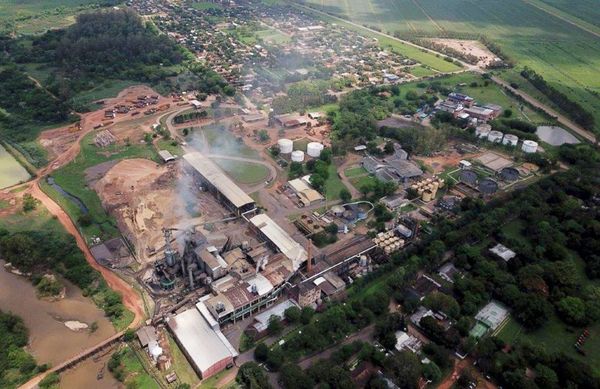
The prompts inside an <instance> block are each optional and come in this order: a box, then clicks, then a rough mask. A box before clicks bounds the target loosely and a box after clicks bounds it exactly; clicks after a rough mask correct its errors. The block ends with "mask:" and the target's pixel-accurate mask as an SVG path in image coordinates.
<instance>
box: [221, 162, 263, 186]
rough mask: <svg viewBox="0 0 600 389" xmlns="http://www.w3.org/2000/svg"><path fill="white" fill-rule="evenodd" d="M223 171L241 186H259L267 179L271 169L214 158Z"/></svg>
mask: <svg viewBox="0 0 600 389" xmlns="http://www.w3.org/2000/svg"><path fill="white" fill-rule="evenodd" d="M214 161H215V163H216V164H217V165H219V167H220V168H221V169H223V170H224V171H225V172H226V173H227V174H228V175H230V176H231V178H233V180H234V181H236V182H238V183H240V184H247V185H252V184H258V183H260V182H263V181H265V180H266V179H267V177H268V175H269V169H268V168H267V167H265V166H263V165H260V164H258V163H248V162H241V161H233V160H228V159H221V158H214Z"/></svg>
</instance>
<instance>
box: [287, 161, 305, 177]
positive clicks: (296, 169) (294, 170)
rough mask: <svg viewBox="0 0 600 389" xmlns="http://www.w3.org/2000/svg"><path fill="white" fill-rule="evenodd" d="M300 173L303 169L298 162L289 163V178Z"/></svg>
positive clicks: (298, 175)
mask: <svg viewBox="0 0 600 389" xmlns="http://www.w3.org/2000/svg"><path fill="white" fill-rule="evenodd" d="M302 173H304V169H303V168H302V164H301V163H300V162H292V163H290V178H296V177H300V176H301V175H302Z"/></svg>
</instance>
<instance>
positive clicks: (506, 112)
mask: <svg viewBox="0 0 600 389" xmlns="http://www.w3.org/2000/svg"><path fill="white" fill-rule="evenodd" d="M512 114H513V111H512V109H509V108H507V109H505V110H504V112H502V116H504V117H505V118H509V117H511V116H512Z"/></svg>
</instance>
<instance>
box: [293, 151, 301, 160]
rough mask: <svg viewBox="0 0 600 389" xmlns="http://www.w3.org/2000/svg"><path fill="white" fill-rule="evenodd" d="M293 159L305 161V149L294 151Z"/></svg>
mask: <svg viewBox="0 0 600 389" xmlns="http://www.w3.org/2000/svg"><path fill="white" fill-rule="evenodd" d="M292 161H293V162H302V161H304V151H301V150H296V151H292Z"/></svg>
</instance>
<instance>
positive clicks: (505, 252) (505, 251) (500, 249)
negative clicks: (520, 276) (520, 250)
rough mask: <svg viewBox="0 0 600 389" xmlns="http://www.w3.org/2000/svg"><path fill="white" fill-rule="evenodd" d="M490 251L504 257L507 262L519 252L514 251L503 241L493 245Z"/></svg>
mask: <svg viewBox="0 0 600 389" xmlns="http://www.w3.org/2000/svg"><path fill="white" fill-rule="evenodd" d="M490 251H491V252H492V253H494V254H496V255H497V256H499V257H500V258H502V259H503V260H504V261H505V262H508V261H510V260H511V259H513V258H514V257H516V256H517V253H515V252H514V251H512V250H511V249H509V248H508V247H506V246H505V245H503V244H501V243H498V244H497V245H495V246H494V247H492V248H491V249H490Z"/></svg>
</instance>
